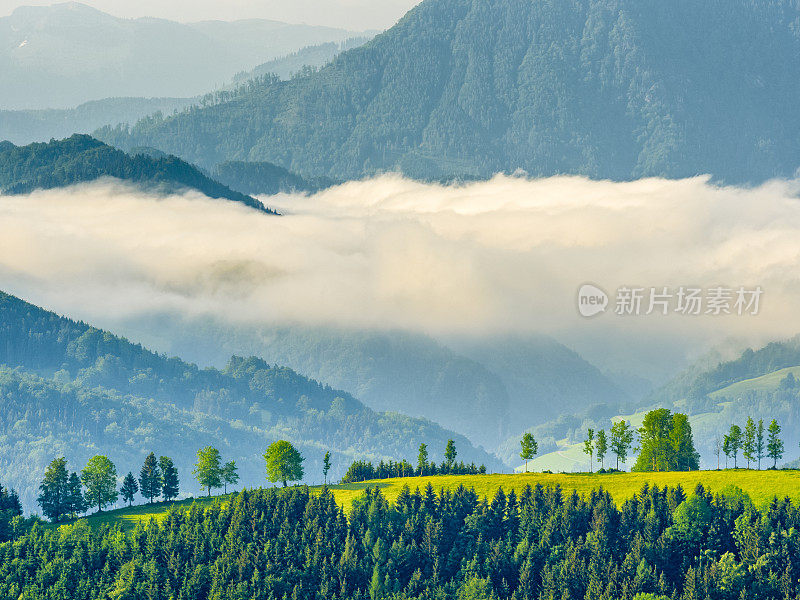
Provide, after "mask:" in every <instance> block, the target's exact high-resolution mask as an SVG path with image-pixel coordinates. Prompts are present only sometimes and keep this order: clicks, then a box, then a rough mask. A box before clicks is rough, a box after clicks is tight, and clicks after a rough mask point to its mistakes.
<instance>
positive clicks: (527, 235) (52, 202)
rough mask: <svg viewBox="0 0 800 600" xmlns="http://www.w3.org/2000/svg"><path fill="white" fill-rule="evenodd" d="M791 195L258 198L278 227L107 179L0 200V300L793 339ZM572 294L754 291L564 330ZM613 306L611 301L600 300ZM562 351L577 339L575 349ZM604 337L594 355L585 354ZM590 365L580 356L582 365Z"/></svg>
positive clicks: (390, 188)
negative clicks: (736, 300) (751, 307)
mask: <svg viewBox="0 0 800 600" xmlns="http://www.w3.org/2000/svg"><path fill="white" fill-rule="evenodd" d="M797 192H798V183H797V182H786V181H778V182H771V183H767V184H765V185H762V186H760V187H756V188H752V189H741V188H732V187H717V186H714V185H711V184H709V183H708V181H707V179H705V178H693V179H686V180H681V181H668V180H662V179H646V180H640V181H635V182H630V183H612V182H596V181H590V180H587V179H584V178H579V177H554V178H549V179H541V180H532V181H531V180H525V179H520V178H511V177H503V176H498V177H495V178H494V179H492V180H491V181H488V182H480V183H471V184H468V185H463V186H457V187H446V186H440V185H428V184H422V183H417V182H413V181H409V180H406V179H403V178H401V177H398V176H384V177H380V178H377V179H373V180H367V181H362V182H351V183H347V184H344V185H341V186H338V187H335V188H332V189H330V190H327V191H325V192H322V193H319V194H316V195H314V196H310V197H306V196H301V195H282V196H278V197H273V198H269V199H268V202H269V203H270V204H271V205H273V206H277V207H278V208H279V209H281V210H282V211H284V212H285V216H283V217H270V216H265V215H261V214H259V213H256V212H255V211H252V210H250V209H247V208H245V207H242V206H239V205H236V204H234V203H230V202H225V201H218V200H209V199H206V198H204V197H202V196H199V195H196V194H187V195H184V196H172V197H169V198H164V199H158V198H155V197H151V196H147V195H145V194H143V193H141V192H139V191H135V190H133V189H131V188H127V187H124V186H121V185H120V184H118V183H114V182H105V183H98V184H93V185H87V186H78V187H74V188H70V189H67V190H57V191H47V192H37V193H34V194H31V195H26V196H12V197H2V198H0V288H2V289H4V290H6V291H9V292H11V293H15V294H18V295H21V296H22V297H24V298H26V299H29V300H31V301H33V302H36V303H39V304H42V305H44V306H46V307H48V308H53V309H56V310H57V311H59V312H62V313H66V314H69V315H70V316H76V317H81V318H84V319H87V320H91V321H95V322H97V323H100V324H104V323H109V322H114V321H117V320H130V319H132V318H136V316H137V315H143V314H150V313H155V312H172V311H176V312H180V313H182V314H184V315H188V316H191V317H195V316H203V315H213V316H215V317H218V318H222V319H228V320H230V321H231V322H236V323H245V324H246V323H251V322H252V323H269V322H274V321H279V322H285V321H297V322H302V323H305V324H335V325H344V326H354V327H382V328H390V327H391V328H394V327H397V328H405V329H412V330H417V331H424V332H428V333H434V334H435V333H453V332H456V333H457V332H478V333H480V332H493V331H536V332H546V333H551V334H554V335H556V337H560V338H561V339H568V340H569V341H571V342H573V343H574V344H575V345H576V346H578V347H579V349H581V348H580V346H581V344H580V340H581V339H586V340H592V341H591V344H594V345H595V346H597V347H599V348H600V351H601V352H602V347H603V346H604V345H608V346H609V347H610V346H612V345H613V344H614V340H615V339H616V340H617V341H618V340H620V339H623V338H624V336H625V335H628V336H630V335H634V336H637V337H639V338H641V339H643V340H647V341H648V343H651V342H652V341H654V340H664V341H669V340H671V341H672V342H675V340H683V341H685V342H686V344H687V346H688V345H689V344H694V343H697V342H698V341H699V342H702V343H704V344H705V343H713V342H716V341H719V340H722V339H725V338H727V337H731V336H737V337H744V338H746V339H748V340H751V341H763V340H766V339H770V338H784V337H787V336H789V335H792V334H794V333H796V332H800V310H798V308H800V201H798V199H797V197H796V195H797ZM587 281H591V282H593V283H596V284H598V285H600V286H601V287H603V288H604V289H606V291H608V292H609V293H610V294H612V295H613V293H614V292H615V290H616V289H617V288H618V287H619V286H623V285H629V286H630V285H636V286H642V287H646V288H649V287H650V286H654V287H661V286H670V287H678V286H681V285H684V286H688V285H694V286H699V287H703V288H710V287H712V286H717V285H725V286H732V287H733V286H739V285H744V286H749V287H755V286H758V285H760V286H761V287H762V288H763V289H764V295H763V297H762V305H761V311H760V314H759V315H758V316H741V317H739V316H725V317H711V316H701V317H692V316H683V315H676V314H671V315H669V316H667V317H664V316H661V315H649V316H639V317H627V318H625V317H618V316H615V315H613V314H603V315H600V316H598V317H595V318H593V319H591V320H586V319H584V318H582V317H580V316H578V314H577V311H576V305H575V302H576V300H575V294H576V291H577V288H578V286H579V285H580V284H582V283H584V282H587ZM612 302H613V298H612ZM576 340H577V341H576ZM604 340H607V341H604ZM590 354H591V353H590Z"/></svg>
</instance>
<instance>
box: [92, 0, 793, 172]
mask: <svg viewBox="0 0 800 600" xmlns="http://www.w3.org/2000/svg"><path fill="white" fill-rule="evenodd" d="M799 22H800V7H798V4H797V2H796V1H795V0H774V1H772V2H763V1H761V0H709V1H706V2H693V1H690V0H670V1H668V2H663V1H660V0H569V1H564V2H551V1H536V2H531V1H530V0H506V1H503V2H493V1H488V0H425V1H424V2H423V3H422V4H420V5H418V6H417V7H416V8H414V9H412V10H411V11H410V12H409V13H408V14H407V15H406V16H405V17H404V18H403V19H402V20H401V21H400V22H399V23H398V24H397V25H395V26H394V27H393V28H391V29H389V30H388V31H386V32H385V33H383V34H381V35H379V36H377V37H376V38H375V39H373V40H372V41H371V42H369V43H367V44H366V45H364V46H362V47H360V48H356V49H354V50H350V51H348V52H345V53H343V54H341V55H339V56H338V57H337V58H336V59H335V60H334V61H333V63H332V64H330V65H328V66H327V67H325V68H323V69H321V70H320V71H319V72H317V73H313V74H309V75H308V76H306V77H301V78H296V79H293V80H291V81H277V80H272V79H267V80H264V81H262V82H261V84H260V85H256V86H253V87H252V89H248V90H246V91H244V92H243V93H241V94H238V95H237V96H236V97H235V98H233V99H232V100H230V101H228V102H224V103H221V104H218V105H215V106H211V107H207V108H203V109H199V108H198V109H190V110H189V111H188V112H186V113H184V114H181V115H179V116H176V117H171V118H167V119H164V120H163V121H159V120H147V121H144V122H141V123H139V124H138V125H136V126H135V127H133V129H132V130H131V131H130V132H128V131H126V130H125V129H106V130H104V131H102V132H99V133H98V135H100V136H101V137H102V139H104V140H107V141H109V142H110V143H113V144H114V145H121V146H123V147H125V146H136V145H149V146H154V147H158V148H161V149H163V150H165V151H168V152H170V153H174V154H176V155H178V156H181V157H183V158H185V159H187V160H190V161H192V162H195V163H197V164H200V165H202V166H204V167H207V168H211V167H212V166H213V165H215V164H217V163H220V162H224V161H226V160H246V161H268V162H272V163H275V164H278V165H280V166H283V167H285V168H288V169H289V170H291V171H294V172H297V173H300V174H302V175H313V176H319V175H325V176H330V177H333V178H335V179H343V180H344V179H350V178H357V177H362V176H365V175H369V174H372V173H376V172H380V171H386V170H401V171H403V172H404V173H406V174H408V175H411V176H415V177H422V178H430V179H439V178H451V177H459V176H461V177H474V176H480V177H485V176H488V175H491V174H492V173H495V172H497V171H506V172H513V171H515V170H517V169H523V170H524V171H526V172H528V173H529V174H531V175H536V176H540V175H541V176H546V175H553V174H561V173H575V174H584V175H587V176H591V177H597V178H612V179H630V178H637V177H643V176H667V177H685V176H691V175H695V174H698V173H710V174H712V175H714V176H715V177H716V178H718V179H722V180H725V181H727V182H755V181H763V180H765V179H767V178H771V177H774V176H790V175H792V174H793V173H794V172H795V169H796V168H797V167H798V166H799V165H800V135H798V134H800V112H798V111H797V110H796V107H795V99H796V98H797V97H800V79H798V78H797V77H796V76H795V74H796V73H797V72H800V26H798V23H799ZM778 66H779V67H780V68H778Z"/></svg>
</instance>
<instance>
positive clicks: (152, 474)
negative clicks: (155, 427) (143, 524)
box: [139, 452, 161, 504]
mask: <svg viewBox="0 0 800 600" xmlns="http://www.w3.org/2000/svg"><path fill="white" fill-rule="evenodd" d="M139 490H140V491H141V493H142V496H143V497H145V498H147V501H148V502H149V503H150V504H152V503H153V499H154V498H158V497H159V496H160V495H161V470H160V469H159V468H158V460H157V459H156V455H155V454H154V453H153V452H151V453H150V454H148V455H147V457H146V458H145V459H144V464H143V465H142V470H141V471H140V472H139Z"/></svg>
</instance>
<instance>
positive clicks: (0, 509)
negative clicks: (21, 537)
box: [0, 482, 22, 542]
mask: <svg viewBox="0 0 800 600" xmlns="http://www.w3.org/2000/svg"><path fill="white" fill-rule="evenodd" d="M21 516H22V503H21V502H20V500H19V496H18V495H17V492H16V491H14V490H13V489H9V488H5V487H3V485H2V483H1V482H0V542H5V541H6V540H10V539H11V538H12V536H13V529H14V525H13V521H14V519H16V518H17V517H21Z"/></svg>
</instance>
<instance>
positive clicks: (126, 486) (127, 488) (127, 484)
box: [119, 471, 139, 506]
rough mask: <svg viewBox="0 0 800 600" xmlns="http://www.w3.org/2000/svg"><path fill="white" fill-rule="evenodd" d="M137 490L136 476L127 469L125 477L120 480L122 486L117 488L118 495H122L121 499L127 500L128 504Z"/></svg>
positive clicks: (131, 502)
mask: <svg viewBox="0 0 800 600" xmlns="http://www.w3.org/2000/svg"><path fill="white" fill-rule="evenodd" d="M138 491H139V484H138V483H136V477H134V476H133V473H131V472H130V471H128V474H127V475H125V479H123V480H122V487H121V488H120V489H119V495H120V496H122V501H123V502H127V503H128V506H130V505H131V504H133V499H134V498H135V497H136V492H138Z"/></svg>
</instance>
